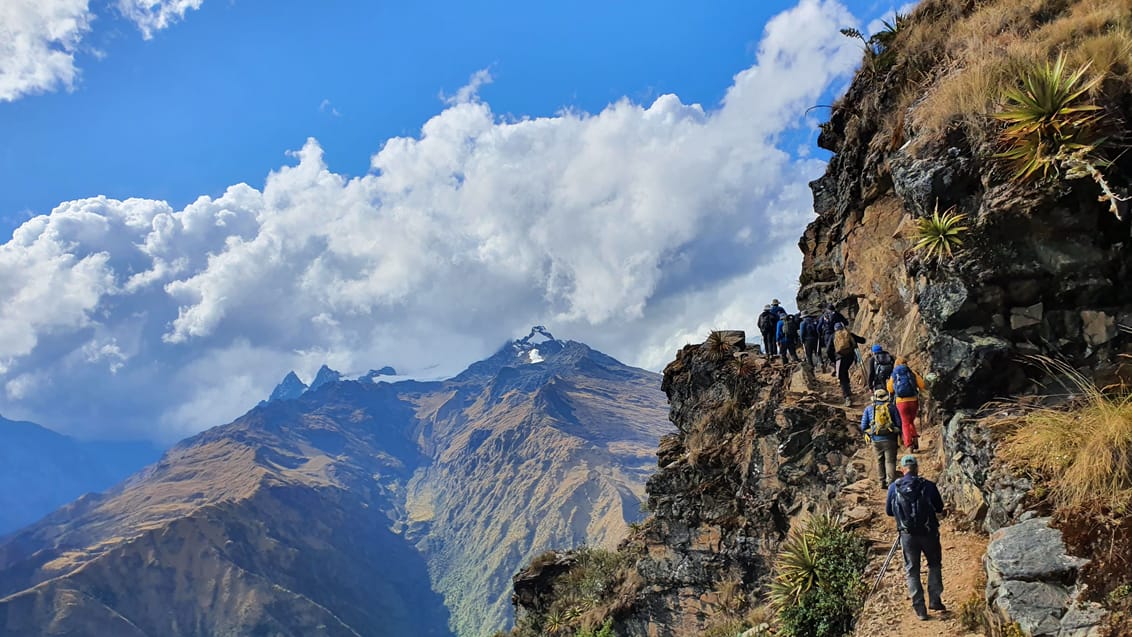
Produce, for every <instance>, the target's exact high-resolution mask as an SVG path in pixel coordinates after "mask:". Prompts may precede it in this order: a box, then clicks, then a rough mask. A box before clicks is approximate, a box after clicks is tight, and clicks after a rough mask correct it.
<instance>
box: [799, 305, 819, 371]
mask: <svg viewBox="0 0 1132 637" xmlns="http://www.w3.org/2000/svg"><path fill="white" fill-rule="evenodd" d="M798 332H799V337H800V338H801V340H802V349H803V350H804V352H805V354H806V362H807V363H809V364H810V366H811V367H817V366H818V365H823V363H822V355H821V353H820V352H819V351H818V337H819V334H818V322H817V320H816V319H815V318H814V316H813V314H811V313H807V314H806V316H805V317H804V318H802V323H801V324H800V325H799V326H798ZM823 366H824V365H823Z"/></svg>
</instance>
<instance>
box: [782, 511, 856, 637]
mask: <svg viewBox="0 0 1132 637" xmlns="http://www.w3.org/2000/svg"><path fill="white" fill-rule="evenodd" d="M867 562H868V549H867V544H866V542H865V540H864V538H862V537H861V536H859V535H857V534H855V533H853V532H852V531H849V530H848V529H846V528H845V525H844V524H843V522H842V521H841V519H840V518H839V517H838V516H836V515H834V514H833V513H831V512H825V513H817V514H815V515H813V516H812V517H811V518H810V519H809V520H807V521H806V522H805V523H803V525H802V526H801V527H799V528H796V529H795V530H794V531H792V532H791V534H790V536H789V537H788V538H787V540H786V542H784V543H783V545H782V550H781V551H780V552H779V554H778V559H777V561H776V562H775V576H774V580H772V582H771V585H770V601H771V604H772V606H773V607H774V609H775V610H776V611H777V613H778V618H779V621H780V623H781V628H782V631H783V632H781V633H780V634H787V635H813V636H814V637H840V636H841V635H844V634H846V633H847V632H848V631H849V629H850V627H851V626H852V624H853V619H854V617H856V615H857V612H858V611H859V610H860V608H861V605H862V603H863V602H864V584H863V583H862V575H863V573H864V571H865V565H866V563H867Z"/></svg>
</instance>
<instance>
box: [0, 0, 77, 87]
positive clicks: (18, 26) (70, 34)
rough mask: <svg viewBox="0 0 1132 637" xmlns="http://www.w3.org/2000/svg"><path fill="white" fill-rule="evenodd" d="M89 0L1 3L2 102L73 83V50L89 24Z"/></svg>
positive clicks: (14, 0)
mask: <svg viewBox="0 0 1132 637" xmlns="http://www.w3.org/2000/svg"><path fill="white" fill-rule="evenodd" d="M87 5H88V0H4V1H3V2H0V101H3V102H10V101H12V100H15V99H18V98H20V97H22V96H24V95H27V94H30V93H42V92H44V91H51V90H55V89H58V88H65V89H69V88H71V87H72V86H73V85H74V83H75V78H76V77H77V75H78V70H77V69H76V68H75V49H76V48H77V47H78V45H79V41H80V40H82V38H83V36H84V35H85V34H86V32H87V31H88V30H89V29H90V22H91V18H92V15H91V12H90V10H89V7H88V6H87Z"/></svg>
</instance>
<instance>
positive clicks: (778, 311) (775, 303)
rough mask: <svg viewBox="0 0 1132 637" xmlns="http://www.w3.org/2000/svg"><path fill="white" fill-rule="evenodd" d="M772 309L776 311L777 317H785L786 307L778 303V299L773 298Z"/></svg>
mask: <svg viewBox="0 0 1132 637" xmlns="http://www.w3.org/2000/svg"><path fill="white" fill-rule="evenodd" d="M770 311H771V312H774V315H775V318H779V319H781V318H783V317H785V316H786V308H784V307H782V306H781V305H779V304H778V299H771V301H770Z"/></svg>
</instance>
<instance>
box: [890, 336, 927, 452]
mask: <svg viewBox="0 0 1132 637" xmlns="http://www.w3.org/2000/svg"><path fill="white" fill-rule="evenodd" d="M925 389H927V385H925V384H924V379H923V378H921V377H920V375H919V374H917V373H916V372H914V371H912V370H911V368H909V367H908V361H907V360H905V359H904V358H903V357H898V358H897V359H896V366H895V367H893V368H892V376H891V377H890V378H889V379H888V391H889V393H890V394H892V395H893V396H896V409H897V410H898V411H899V412H900V422H901V423H903V426H904V430H903V434H904V446H905V447H907V448H908V449H912V450H913V451H915V450H917V449H919V447H920V444H919V438H920V434H918V433H916V414H917V413H918V412H919V411H920V391H921V390H925Z"/></svg>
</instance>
